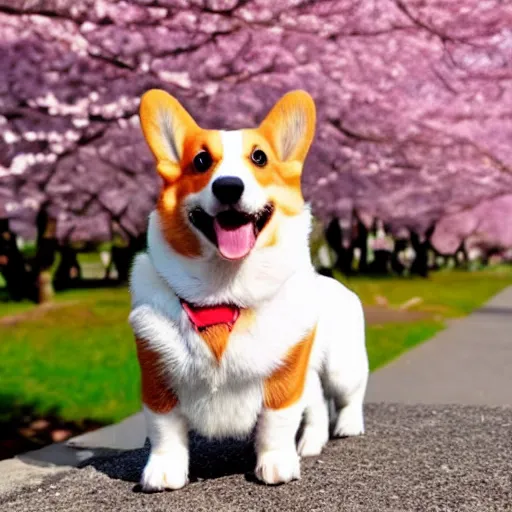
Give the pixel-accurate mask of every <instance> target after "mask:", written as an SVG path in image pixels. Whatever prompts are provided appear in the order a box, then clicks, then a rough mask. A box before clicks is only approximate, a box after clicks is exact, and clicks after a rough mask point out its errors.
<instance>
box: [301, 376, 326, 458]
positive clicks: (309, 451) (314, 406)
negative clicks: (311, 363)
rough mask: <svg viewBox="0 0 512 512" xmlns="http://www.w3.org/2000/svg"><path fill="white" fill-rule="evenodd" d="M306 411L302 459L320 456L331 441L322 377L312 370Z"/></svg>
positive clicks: (309, 378)
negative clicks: (329, 440)
mask: <svg viewBox="0 0 512 512" xmlns="http://www.w3.org/2000/svg"><path fill="white" fill-rule="evenodd" d="M305 400H306V410H305V422H304V431H303V432H302V436H301V438H300V441H299V446H298V452H299V455H300V456H302V457H309V456H313V455H319V454H320V453H321V452H322V449H323V447H324V446H325V444H326V443H327V441H328V439H329V412H328V410H327V402H326V401H325V398H324V393H323V390H322V384H321V383H320V377H319V376H318V373H317V372H316V371H314V370H310V371H309V373H308V377H307V380H306V390H305Z"/></svg>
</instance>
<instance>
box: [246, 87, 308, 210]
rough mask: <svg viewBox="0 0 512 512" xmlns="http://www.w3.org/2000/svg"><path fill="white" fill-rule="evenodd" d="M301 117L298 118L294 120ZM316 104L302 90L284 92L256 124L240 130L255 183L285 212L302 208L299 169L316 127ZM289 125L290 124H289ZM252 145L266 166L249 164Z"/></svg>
mask: <svg viewBox="0 0 512 512" xmlns="http://www.w3.org/2000/svg"><path fill="white" fill-rule="evenodd" d="M298 119H300V122H298V121H297V120H298ZM315 120H316V114H315V105H314V102H313V100H312V99H311V97H310V96H309V95H308V94H307V93H305V92H303V91H294V92H291V93H288V94H285V95H284V96H283V97H282V98H281V99H280V100H279V101H278V102H277V103H276V105H275V106H274V107H273V108H272V110H271V111H270V112H269V114H268V115H267V117H266V118H265V119H264V120H263V122H262V123H261V124H260V126H259V127H258V128H255V129H252V130H244V131H243V145H244V154H246V155H248V161H249V163H250V165H251V168H252V170H253V173H254V176H255V177H256V180H257V181H258V183H259V184H260V185H261V186H262V187H264V188H265V189H266V191H267V195H268V198H269V199H270V200H271V201H273V203H274V204H275V206H276V207H277V208H279V210H280V211H281V212H282V213H284V214H285V215H297V214H299V213H300V212H301V211H302V210H303V208H304V198H303V196H302V190H301V173H302V167H303V164H304V160H305V158H306V155H307V153H308V150H309V147H310V145H311V142H312V141H313V136H314V131H315ZM297 123H298V125H299V126H300V127H301V131H300V137H298V140H297V143H296V144H295V145H294V146H293V147H292V149H289V154H283V151H284V149H286V148H287V144H286V143H285V141H286V140H288V139H289V138H290V137H287V132H290V131H291V132H292V133H294V130H295V128H294V127H295V126H296V125H297ZM290 127H291V128H290ZM255 148H259V149H262V150H263V151H264V152H265V153H266V154H267V158H268V162H267V164H266V165H265V167H257V166H256V165H254V164H252V162H251V160H250V155H251V154H252V152H253V150H254V149H255Z"/></svg>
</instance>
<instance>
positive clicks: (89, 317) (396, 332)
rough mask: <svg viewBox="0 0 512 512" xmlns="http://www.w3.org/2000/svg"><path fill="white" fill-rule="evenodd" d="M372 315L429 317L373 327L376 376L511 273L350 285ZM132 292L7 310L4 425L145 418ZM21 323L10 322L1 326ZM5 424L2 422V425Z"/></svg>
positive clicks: (0, 340)
mask: <svg viewBox="0 0 512 512" xmlns="http://www.w3.org/2000/svg"><path fill="white" fill-rule="evenodd" d="M342 280H343V281H344V283H345V284H346V285H347V286H348V287H349V288H351V289H353V290H354V291H356V292H357V293H358V294H359V295H360V297H361V298H362V300H363V302H364V303H365V304H366V305H371V304H375V302H376V301H377V300H380V301H382V300H383V298H386V299H387V301H388V302H389V307H390V308H395V307H398V306H399V305H400V304H403V303H404V302H406V301H408V300H409V299H411V298H413V297H418V298H420V299H421V301H420V300H418V301H417V302H418V304H417V305H416V306H415V307H414V309H415V310H416V311H421V312H423V313H424V316H423V317H421V318H420V319H419V320H415V321H405V322H401V323H396V322H395V323H386V322H383V323H380V324H372V325H369V326H368V328H367V347H368V353H369V357H370V362H371V367H372V369H375V368H377V367H379V366H381V365H383V364H385V363H386V362H388V361H390V360H391V359H393V358H395V357H396V356H397V355H399V354H400V353H401V352H403V351H404V350H407V349H409V348H411V347H412V346H414V345H416V344H417V343H419V342H421V341H423V340H425V339H428V338H429V337H431V336H432V335H433V334H434V333H435V332H437V331H439V330H440V329H442V328H443V327H444V325H445V321H446V319H449V318H453V317H459V316H463V315H465V314H467V313H469V312H470V311H472V310H473V309H474V308H476V307H477V306H479V305H480V304H482V303H483V302H484V301H485V300H487V299H488V298H489V297H491V296H492V295H494V294H495V293H496V292H498V291H499V290H500V289H502V288H504V287H505V286H507V285H509V284H512V271H510V270H508V269H505V270H501V271H485V272H484V271H481V272H473V273H467V272H456V271H452V272H440V273H436V274H433V275H432V277H431V278H430V279H428V280H422V279H397V278H382V279H370V278H353V279H350V280H347V279H342ZM128 312H129V294H128V291H127V290H126V289H124V288H118V289H116V288H113V289H94V290H76V291H69V292H62V293H60V294H58V296H57V299H56V303H55V305H54V306H53V307H52V308H49V309H46V310H40V309H38V308H34V306H32V305H29V304H27V303H25V304H24V303H22V304H17V305H14V308H13V305H12V304H6V303H3V304H2V303H0V382H1V383H2V387H1V390H0V416H1V415H3V416H4V419H5V416H6V415H8V414H9V410H11V409H15V408H19V407H20V406H22V405H27V404H28V405H29V406H31V407H32V409H33V410H35V411H36V412H38V413H40V414H46V413H48V412H50V411H52V412H53V413H55V414H58V415H59V416H60V417H62V418H64V419H68V420H79V419H83V418H88V419H92V420H98V421H101V422H112V421H117V420H120V419H121V418H123V417H125V416H127V415H128V414H130V413H133V412H135V411H136V410H138V409H139V408H140V401H139V373H138V367H137V362H136V357H135V350H134V343H133V337H132V334H131V332H130V328H129V325H128V323H127V316H128ZM15 314H18V315H23V317H22V318H23V320H22V321H18V322H12V321H11V322H6V319H5V318H3V319H2V318H1V317H2V316H4V317H5V316H6V315H10V318H11V320H12V317H13V315H15ZM0 419H1V418H0Z"/></svg>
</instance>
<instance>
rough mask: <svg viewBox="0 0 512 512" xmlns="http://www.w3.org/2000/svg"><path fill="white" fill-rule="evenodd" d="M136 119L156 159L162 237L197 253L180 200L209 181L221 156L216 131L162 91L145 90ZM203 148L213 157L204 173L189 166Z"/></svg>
mask: <svg viewBox="0 0 512 512" xmlns="http://www.w3.org/2000/svg"><path fill="white" fill-rule="evenodd" d="M166 116H167V118H171V119H172V123H171V124H172V126H173V127H176V126H179V129H176V128H175V129H174V130H173V138H174V140H175V142H176V148H175V149H176V150H177V151H178V153H179V155H178V157H179V158H178V160H177V161H173V160H172V159H171V157H170V152H169V142H168V139H169V134H168V133H166V130H167V131H168V130H169V129H170V128H164V127H165V126H166V125H165V121H164V119H166ZM140 119H141V125H142V130H143V132H144V136H145V138H146V141H147V143H148V145H149V147H150V149H151V151H152V153H153V155H154V157H155V159H156V162H157V170H158V172H159V174H160V176H161V177H162V178H163V180H164V184H163V188H162V191H161V193H160V197H159V200H158V203H157V210H158V213H159V216H160V219H161V222H162V232H163V235H164V238H165V239H166V240H167V242H168V243H169V244H170V245H171V246H172V247H173V249H174V250H175V251H176V252H178V253H179V254H181V255H182V256H186V257H189V258H194V257H198V256H200V254H201V245H200V242H199V238H198V236H197V234H196V233H195V232H194V231H193V230H192V228H191V227H190V225H189V224H188V222H187V220H186V218H185V215H186V213H185V212H184V211H183V210H182V205H183V200H184V199H185V198H186V197H187V196H188V195H190V194H193V193H197V192H199V191H200V190H202V189H203V188H204V187H205V186H206V185H207V184H208V182H209V181H210V178H211V176H212V173H213V172H214V171H215V168H216V166H217V165H218V163H219V162H220V160H221V159H222V143H221V139H220V133H219V132H218V131H216V130H204V129H202V128H201V127H199V126H198V125H197V124H196V122H195V121H194V120H193V119H192V117H191V116H190V114H189V113H188V112H187V111H186V110H185V109H184V108H183V107H182V106H181V105H180V103H179V102H178V101H177V100H176V99H175V98H173V97H172V96H170V95H169V94H167V93H166V92H164V91H160V90H158V89H154V90H151V91H148V92H147V93H146V94H144V96H143V97H142V100H141V105H140ZM202 149H205V150H207V151H208V152H209V153H210V155H211V156H212V159H213V164H212V166H211V168H210V169H209V170H208V171H207V172H205V173H197V172H195V171H194V169H193V163H192V162H193V159H194V157H195V156H196V155H197V153H199V151H200V150H202Z"/></svg>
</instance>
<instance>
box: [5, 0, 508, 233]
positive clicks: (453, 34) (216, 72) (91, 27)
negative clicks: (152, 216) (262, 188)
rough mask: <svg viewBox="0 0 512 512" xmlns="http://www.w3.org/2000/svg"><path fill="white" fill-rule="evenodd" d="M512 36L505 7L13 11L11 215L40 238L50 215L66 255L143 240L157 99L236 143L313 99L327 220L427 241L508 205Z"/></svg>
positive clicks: (150, 5)
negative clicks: (170, 98) (235, 136)
mask: <svg viewBox="0 0 512 512" xmlns="http://www.w3.org/2000/svg"><path fill="white" fill-rule="evenodd" d="M511 22H512V6H511V5H510V4H509V3H507V2H500V1H498V0H489V1H487V2H481V1H480V0H465V1H464V2H451V3H450V2H445V1H442V0H434V1H432V2H422V1H420V0H383V1H382V2H373V1H371V0H363V1H360V0H337V1H335V0H323V1H319V2H311V1H308V0H283V1H280V2H275V1H269V0H249V1H247V0H222V1H221V0H179V1H164V0H155V1H151V2H147V1H145V0H132V1H122V2H116V1H113V0H112V1H107V0H73V1H72V0H30V1H28V0H16V1H13V0H10V1H1V0H0V52H1V54H2V59H1V60H0V77H1V78H0V128H1V132H2V137H1V138H0V210H2V211H5V212H6V213H7V215H8V216H9V217H10V218H12V219H13V227H14V228H15V229H16V230H17V231H18V232H20V233H23V234H25V235H26V236H28V235H29V234H31V233H32V234H33V221H34V216H35V212H36V211H37V210H38V208H39V207H40V206H41V204H43V203H45V202H47V201H48V202H49V203H50V205H51V207H52V208H53V210H54V211H56V212H58V214H59V227H58V232H59V236H60V238H61V239H62V240H76V241H78V240H82V239H84V238H85V239H87V238H92V239H97V240H101V239H105V238H108V237H109V236H110V235H111V229H112V228H111V224H110V220H111V219H114V220H118V221H119V222H120V224H121V226H122V227H123V229H124V231H125V233H127V234H134V233H135V234H137V233H139V232H141V231H142V230H144V228H145V222H146V216H147V213H148V211H149V210H150V209H151V207H152V204H153V202H154V200H155V197H156V193H157V188H158V187H157V185H158V180H157V178H156V176H155V173H154V170H153V163H152V159H151V157H150V155H149V152H148V150H147V148H146V146H145V144H144V143H143V141H142V137H141V134H140V129H139V126H138V118H137V107H138V102H139V98H140V96H141V94H142V93H143V92H144V91H145V90H147V89H149V88H151V87H161V88H164V89H167V90H168V91H170V92H171V93H173V94H174V95H176V96H177V97H178V98H179V99H180V100H181V101H182V102H183V103H184V104H185V106H186V107H187V108H188V109H189V110H190V111H191V112H192V113H193V114H194V115H195V116H196V117H197V119H198V120H199V121H200V123H201V124H203V125H204V126H205V127H211V126H215V127H224V128H238V127H242V126H247V125H254V124H255V123H257V122H258V121H259V120H260V119H261V118H262V117H263V115H264V114H265V112H266V110H267V109H269V108H270V106H271V105H272V104H273V102H274V101H275V100H276V99H277V98H278V97H279V96H280V95H281V94H282V93H284V92H285V91H287V90H289V89H292V88H296V87H301V88H305V89H307V90H308V91H309V92H310V93H311V94H312V95H313V96H314V98H315V100H316V102H317V105H318V111H319V122H318V132H317V137H316V140H315V143H314V146H313V149H312V152H311V155H310V158H309V160H308V164H307V169H306V172H305V175H304V189H305V192H306V196H307V198H308V199H310V200H311V202H312V204H313V208H314V211H315V213H316V214H317V215H318V216H319V217H321V218H324V219H328V218H329V217H330V216H331V215H333V214H337V215H340V216H342V217H344V216H345V217H346V216H347V215H348V214H349V212H350V211H351V209H352V207H353V206H357V207H358V208H359V209H360V210H362V211H364V212H366V214H368V215H373V214H377V215H380V216H382V217H383V218H384V219H385V220H387V221H389V222H390V223H391V224H393V225H396V226H400V225H402V226H413V227H414V228H416V229H418V230H420V231H421V230H424V229H425V228H427V227H428V226H430V225H431V224H432V223H433V222H435V221H437V220H438V219H440V218H441V217H446V215H450V214H452V213H454V212H456V211H459V210H460V209H465V208H470V209H471V208H473V207H474V206H475V205H478V204H479V203H481V202H482V201H483V200H487V199H490V198H493V197H495V196H496V195H498V194H504V193H510V191H511V189H512V175H511V164H512V149H511V148H512V146H511V145H510V139H511V137H512V120H511V109H512V107H511V105H512V67H511V64H510V63H511V62H512V53H511V52H512V33H511V31H510V26H511ZM127 198H129V200H127ZM472 211H473V210H470V214H471V212H472ZM471 215H472V214H471ZM492 236H494V234H493V235H492ZM498 236H501V235H498ZM507 236H508V235H507ZM507 240H508V238H507Z"/></svg>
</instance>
